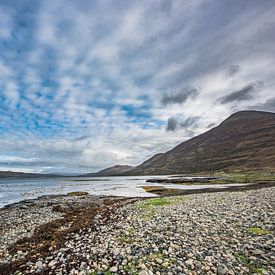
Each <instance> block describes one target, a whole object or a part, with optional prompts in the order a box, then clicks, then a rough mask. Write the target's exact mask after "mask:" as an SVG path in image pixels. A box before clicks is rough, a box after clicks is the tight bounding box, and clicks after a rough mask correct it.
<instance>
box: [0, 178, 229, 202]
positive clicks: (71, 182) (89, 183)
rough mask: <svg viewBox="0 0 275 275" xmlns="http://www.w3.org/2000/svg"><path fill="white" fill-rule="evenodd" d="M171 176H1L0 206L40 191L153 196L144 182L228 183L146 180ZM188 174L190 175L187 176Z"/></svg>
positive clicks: (179, 186)
mask: <svg viewBox="0 0 275 275" xmlns="http://www.w3.org/2000/svg"><path fill="white" fill-rule="evenodd" d="M168 177H170V176H127V177H126V176H125V177H98V178H96V177H92V178H86V177H85V178H84V177H79V178H78V177H56V178H30V179H27V178H24V179H22V178H21V179H19V178H16V179H11V178H7V179H0V207H3V206H5V205H8V204H12V203H15V202H19V201H22V200H27V199H34V198H38V197H39V196H43V195H56V194H67V193H69V192H73V191H83V192H88V193H89V194H91V195H103V196H123V197H154V196H157V195H154V194H152V193H147V192H145V191H144V190H143V188H142V187H143V186H162V187H166V188H174V189H204V188H224V187H228V186H229V185H228V184H227V185H214V184H212V185H211V184H207V185H179V184H160V183H152V182H148V183H147V182H146V180H147V179H152V178H158V179H159V178H168ZM188 178H190V177H188Z"/></svg>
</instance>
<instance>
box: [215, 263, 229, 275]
mask: <svg viewBox="0 0 275 275" xmlns="http://www.w3.org/2000/svg"><path fill="white" fill-rule="evenodd" d="M227 272H228V269H227V267H226V266H224V265H218V266H217V273H218V274H219V275H225V274H227Z"/></svg>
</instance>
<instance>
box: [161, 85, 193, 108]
mask: <svg viewBox="0 0 275 275" xmlns="http://www.w3.org/2000/svg"><path fill="white" fill-rule="evenodd" d="M197 95H198V90H197V89H195V88H183V89H181V90H179V91H175V92H170V93H166V94H165V95H164V96H163V97H162V99H161V103H162V104H163V105H164V106H166V105H169V104H181V103H184V102H185V101H186V100H187V99H188V98H194V97H196V96H197Z"/></svg>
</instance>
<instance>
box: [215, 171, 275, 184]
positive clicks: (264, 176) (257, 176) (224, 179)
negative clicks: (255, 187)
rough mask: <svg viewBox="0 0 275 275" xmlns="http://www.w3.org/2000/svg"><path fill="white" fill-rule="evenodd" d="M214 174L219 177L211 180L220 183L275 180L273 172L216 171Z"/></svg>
mask: <svg viewBox="0 0 275 275" xmlns="http://www.w3.org/2000/svg"><path fill="white" fill-rule="evenodd" d="M215 176H217V177H219V179H218V180H213V183H215V182H217V183H220V184H223V183H224V184H226V183H254V182H255V183H256V182H267V181H275V174H273V173H262V172H251V173H224V172H221V173H217V174H215Z"/></svg>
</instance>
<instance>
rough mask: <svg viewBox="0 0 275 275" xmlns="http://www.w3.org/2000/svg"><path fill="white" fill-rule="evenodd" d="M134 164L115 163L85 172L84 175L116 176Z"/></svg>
mask: <svg viewBox="0 0 275 275" xmlns="http://www.w3.org/2000/svg"><path fill="white" fill-rule="evenodd" d="M133 168H134V166H130V165H115V166H112V167H109V168H106V169H103V170H101V171H99V172H96V173H89V174H85V175H84V176H85V177H106V176H118V175H121V174H123V173H125V172H128V171H130V170H131V169H133Z"/></svg>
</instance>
